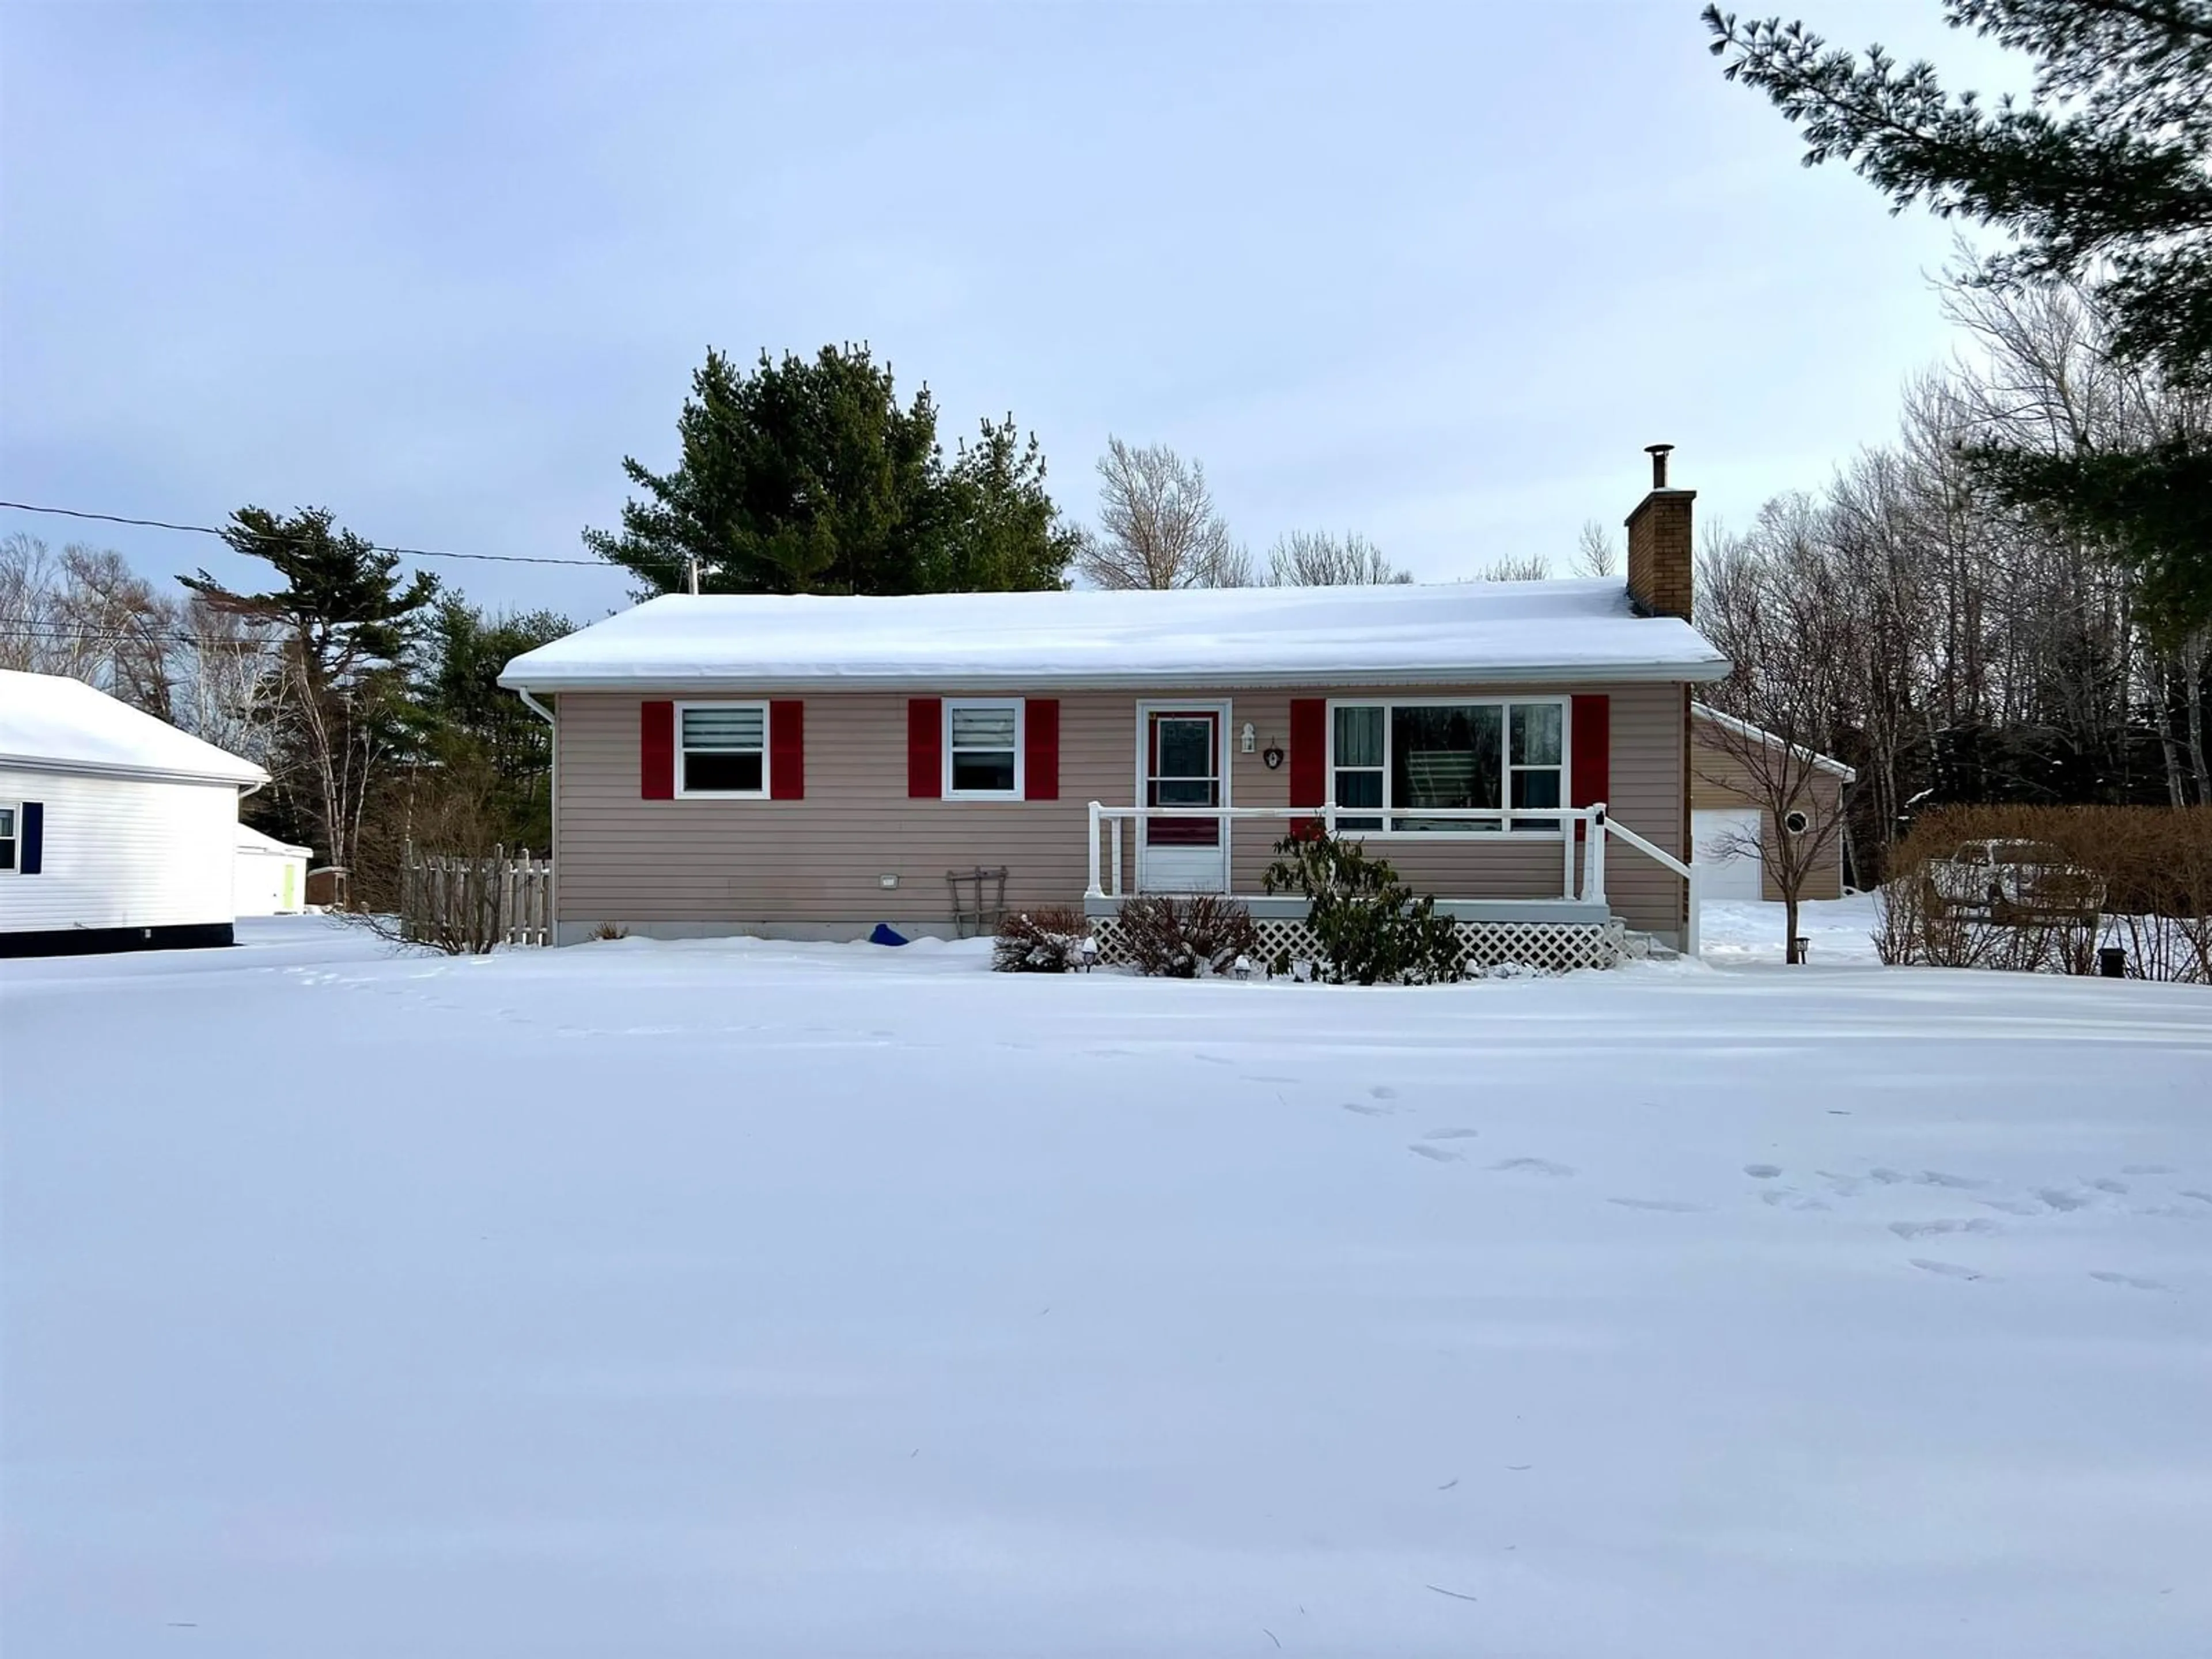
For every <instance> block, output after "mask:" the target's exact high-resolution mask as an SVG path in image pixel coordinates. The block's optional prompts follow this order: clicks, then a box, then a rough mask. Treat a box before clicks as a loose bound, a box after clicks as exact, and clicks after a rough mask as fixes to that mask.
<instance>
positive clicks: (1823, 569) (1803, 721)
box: [1698, 496, 1861, 963]
mask: <svg viewBox="0 0 2212 1659" xmlns="http://www.w3.org/2000/svg"><path fill="white" fill-rule="evenodd" d="M1819 523H1820V508H1819V504H1818V503H1817V502H1815V501H1814V500H1813V499H1812V498H1810V497H1806V496H1798V497H1785V498H1784V499H1783V500H1782V501H1775V502H1771V503H1769V504H1768V506H1767V507H1766V508H1765V511H1763V512H1762V513H1760V515H1759V525H1758V526H1757V528H1755V529H1754V530H1753V532H1751V533H1750V534H1749V535H1747V536H1745V537H1743V538H1739V539H1735V540H1734V541H1731V542H1729V543H1727V544H1723V545H1722V546H1721V547H1719V548H1718V549H1716V550H1711V551H1709V552H1708V553H1707V555H1706V556H1705V557H1704V559H1703V560H1702V561H1701V568H1700V569H1699V591H1698V607H1699V617H1698V622H1699V627H1700V628H1701V629H1703V630H1704V631H1705V634H1706V635H1708V636H1709V637H1711V640H1712V641H1713V642H1714V643H1715V644H1716V645H1717V646H1719V647H1720V648H1721V649H1722V651H1723V652H1724V653H1726V654H1727V655H1728V657H1729V660H1730V661H1731V662H1733V663H1734V664H1735V671H1734V672H1733V673H1732V674H1730V676H1729V678H1727V679H1726V680H1724V681H1723V682H1722V683H1721V684H1718V685H1717V686H1715V687H1713V688H1712V691H1711V695H1710V696H1709V698H1708V701H1709V702H1710V704H1711V707H1712V708H1713V709H1714V711H1715V712H1716V714H1717V715H1718V716H1719V718H1717V719H1716V720H1713V721H1711V723H1710V724H1709V726H1708V728H1707V731H1706V732H1705V738H1706V739H1707V740H1708V741H1709V742H1710V744H1711V748H1712V750H1714V751H1715V752H1716V753H1717V756H1718V757H1719V759H1718V760H1717V761H1706V762H1702V763H1699V768H1698V775H1699V777H1701V778H1703V779H1705V781H1707V782H1709V783H1712V784H1715V785H1717V786H1718V787H1722V788H1723V789H1727V790H1729V791H1731V792H1733V793H1736V794H1739V795H1741V796H1744V797H1745V798H1747V799H1749V800H1750V801H1751V802H1752V804H1753V805H1755V806H1757V807H1758V808H1759V811H1760V816H1761V817H1762V818H1763V819H1764V821H1765V823H1768V824H1771V825H1772V826H1774V829H1775V830H1776V832H1777V833H1776V834H1775V835H1774V836H1772V837H1771V839H1769V838H1764V837H1762V839H1761V841H1760V842H1751V841H1750V839H1749V837H1746V836H1739V837H1737V838H1736V839H1737V840H1738V841H1741V842H1743V843H1745V844H1742V845H1723V846H1722V847H1721V848H1719V849H1718V850H1719V851H1720V852H1721V853H1722V854H1723V856H1727V855H1729V854H1741V855H1746V856H1751V857H1756V858H1759V859H1761V860H1764V862H1765V868H1766V870H1767V872H1768V873H1770V874H1771V875H1772V877H1773V878H1774V884H1775V885H1776V886H1777V887H1778V888H1779V889H1780V890H1781V892H1782V903H1783V915H1784V957H1785V959H1786V960H1787V961H1789V962H1790V963H1797V962H1800V961H1802V956H1801V955H1800V953H1799V951H1798V946H1797V939H1798V934H1797V913H1798V906H1799V904H1800V903H1801V902H1802V897H1803V894H1804V890H1805V884H1806V882H1807V880H1808V879H1809V878H1810V877H1811V876H1812V874H1813V872H1814V871H1816V870H1819V869H1821V868H1823V867H1832V866H1833V863H1834V860H1835V859H1836V856H1837V854H1838V849H1839V847H1840V844H1841V843H1840V838H1841V836H1842V835H1843V832H1844V813H1843V810H1842V807H1841V805H1840V800H1839V794H1838V795H1829V794H1828V793H1826V792H1824V791H1821V790H1818V789H1816V788H1814V776H1815V774H1816V773H1817V771H1818V769H1819V765H1820V759H1821V757H1822V756H1823V754H1824V753H1825V752H1826V750H1827V748H1828V747H1829V745H1830V744H1832V742H1833V740H1834V733H1833V730H1832V726H1831V722H1832V720H1833V719H1834V717H1835V712H1836V710H1837V709H1838V708H1842V707H1844V703H1845V702H1846V699H1847V696H1848V694H1849V690H1850V678H1851V675H1852V672H1853V669H1854V665H1855V654H1856V652H1857V647H1858V644H1859V641H1860V635H1861V619H1860V609H1859V602H1858V598H1859V596H1858V595H1857V593H1856V592H1854V591H1853V585H1852V581H1851V578H1850V574H1849V572H1848V571H1847V569H1846V568H1844V567H1843V565H1842V563H1841V562H1840V561H1838V559H1837V558H1835V557H1834V556H1832V553H1831V552H1830V550H1828V549H1827V548H1826V547H1825V546H1824V545H1823V544H1822V543H1821V541H1820V538H1819Z"/></svg>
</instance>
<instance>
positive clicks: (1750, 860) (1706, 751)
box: [1690, 702, 1858, 900]
mask: <svg viewBox="0 0 2212 1659" xmlns="http://www.w3.org/2000/svg"><path fill="white" fill-rule="evenodd" d="M1731 738H1732V739H1733V740H1732V741H1731V740H1730V739H1731ZM1749 743H1756V744H1760V745H1762V746H1765V747H1768V748H1772V749H1776V750H1779V749H1780V747H1781V744H1782V739H1781V738H1778V737H1776V736H1775V735H1774V734H1773V733H1772V732H1763V731H1761V730H1759V728H1758V727H1757V726H1752V725H1748V724H1747V723H1746V722H1745V721H1742V720H1737V719H1735V718H1734V717H1733V716H1731V715H1728V714H1722V713H1721V712H1720V711H1719V710H1718V709H1717V708H1707V707H1706V706H1705V704H1704V703H1701V702H1692V704H1691V705H1690V845H1691V847H1692V849H1693V850H1694V852H1695V854H1696V857H1695V860H1694V862H1695V863H1696V864H1697V865H1698V866H1699V872H1700V874H1699V883H1698V891H1699V895H1700V896H1703V897H1705V898H1709V899H1767V900H1778V899H1780V898H1781V896H1782V889H1781V887H1780V886H1779V885H1778V884H1777V883H1776V881H1775V879H1774V872H1773V871H1772V870H1771V868H1770V867H1769V866H1768V861H1767V859H1766V857H1765V851H1764V849H1765V848H1770V847H1772V846H1774V845H1775V844H1776V840H1777V838H1778V837H1779V836H1787V835H1792V834H1797V835H1802V834H1804V833H1806V831H1805V829H1803V828H1802V827H1793V826H1792V825H1790V823H1786V822H1784V823H1777V822H1776V821H1775V815H1774V812H1773V810H1772V807H1771V805H1770V804H1768V802H1767V793H1768V792H1765V791H1762V790H1761V789H1759V787H1757V786H1756V784H1755V782H1754V781H1753V772H1752V770H1751V769H1750V768H1749V767H1748V766H1747V764H1746V755H1745V745H1746V744H1749ZM1801 752H1802V768H1803V775H1804V780H1805V783H1804V787H1805V795H1806V799H1805V801H1804V803H1803V808H1802V810H1803V811H1805V813H1806V814H1807V815H1808V818H1809V819H1810V820H1811V822H1812V823H1816V824H1817V823H1828V822H1831V821H1832V820H1833V819H1834V818H1835V817H1836V815H1837V814H1838V813H1840V812H1841V811H1843V794H1844V787H1846V786H1847V785H1849V784H1850V783H1852V782H1854V781H1857V777H1858V774H1857V772H1855V771H1853V770H1852V769H1850V767H1848V766H1846V765H1844V763H1843V762H1841V761H1839V760H1837V759H1835V758H1834V757H1832V756H1828V755H1816V754H1814V753H1812V752H1810V751H1809V750H1808V751H1801ZM1768 775H1769V776H1771V777H1772V778H1773V779H1774V780H1775V781H1776V782H1777V783H1778V785H1780V786H1782V787H1788V785H1789V783H1790V776H1789V775H1788V774H1787V773H1783V772H1773V773H1770V774H1768ZM1772 793H1780V791H1779V789H1777V790H1775V791H1773V792H1772ZM1797 896H1798V897H1800V898H1808V899H1832V898H1841V897H1842V896H1844V838H1843V836H1842V835H1841V833H1840V832H1839V833H1838V834H1837V836H1836V837H1835V845H1834V848H1833V849H1832V851H1831V852H1829V853H1826V854H1823V855H1822V857H1821V860H1820V865H1819V866H1817V867H1816V868H1815V869H1814V870H1813V871H1812V872H1811V873H1810V874H1808V876H1807V877H1806V879H1805V884H1804V886H1803V888H1802V890H1800V891H1799V893H1798V895H1797Z"/></svg>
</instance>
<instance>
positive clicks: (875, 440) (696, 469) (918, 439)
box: [584, 345, 1066, 596]
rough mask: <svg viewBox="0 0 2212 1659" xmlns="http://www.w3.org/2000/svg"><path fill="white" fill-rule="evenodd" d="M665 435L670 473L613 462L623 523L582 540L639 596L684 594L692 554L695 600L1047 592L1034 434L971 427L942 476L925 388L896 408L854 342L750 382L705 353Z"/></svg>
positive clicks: (1048, 517)
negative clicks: (673, 445)
mask: <svg viewBox="0 0 2212 1659" xmlns="http://www.w3.org/2000/svg"><path fill="white" fill-rule="evenodd" d="M677 433H678V441H679V447H680V453H679V455H678V461H677V465H676V467H675V469H674V470H673V471H669V472H665V473H657V472H654V471H652V470H651V469H649V468H647V466H645V465H643V464H642V463H641V462H639V461H637V460H635V459H624V460H623V471H625V472H626V473H627V474H628V475H629V480H630V482H631V483H632V484H633V485H635V487H636V489H638V491H639V492H640V495H638V496H635V497H633V498H632V499H631V500H630V501H627V502H625V503H624V504H623V515H622V528H621V529H620V530H619V531H605V530H586V532H584V542H585V545H586V546H587V547H589V548H590V549H591V550H592V551H593V552H595V553H598V554H599V555H600V556H602V557H604V558H606V559H608V560H611V561H612V562H614V563H616V564H619V565H621V566H623V568H625V569H628V570H630V571H633V572H635V574H637V575H638V576H639V577H640V578H641V580H642V583H643V586H642V587H641V590H640V592H641V596H650V595H652V594H653V593H668V592H683V591H684V590H685V589H686V588H687V587H688V586H689V585H690V571H691V568H692V567H693V564H694V562H696V567H697V569H698V573H699V586H700V591H701V592H709V593H912V592H926V591H931V590H935V589H944V588H957V587H965V586H994V587H997V586H1057V585H1058V584H1059V580H1060V571H1061V570H1063V569H1064V568H1065V567H1066V549H1065V546H1064V538H1060V536H1059V535H1058V533H1057V532H1056V530H1055V528H1054V513H1053V511H1052V506H1051V501H1050V500H1049V498H1048V497H1047V496H1046V495H1044V492H1043V471H1044V465H1043V460H1042V456H1041V455H1040V454H1039V453H1037V451H1036V444H1035V441H1034V440H1032V441H1031V443H1030V448H1029V449H1028V450H1027V451H1026V452H1020V453H1018V452H1017V451H1016V449H1015V446H1014V441H1013V430H1012V422H1011V420H1010V421H1009V422H1007V424H1006V426H1005V427H1004V428H999V427H994V426H993V425H991V424H990V423H989V422H985V424H984V428H983V435H982V439H981V441H980V442H979V443H978V445H977V446H976V447H975V449H973V450H970V449H969V448H968V447H966V446H964V445H963V447H962V449H961V453H960V457H959V459H958V460H957V462H956V463H955V465H953V467H952V468H951V470H950V471H948V470H947V469H946V467H945V463H944V459H943V456H942V454H941V453H940V451H939V447H938V443H937V410H936V406H935V404H933V402H932V401H931V398H930V396H929V392H928V391H927V388H925V389H924V390H923V391H921V392H919V393H917V394H916V395H915V398H914V399H913V401H912V402H911V403H910V404H904V405H902V404H900V402H899V399H898V394H897V391H896V386H895V385H894V383H893V380H892V376H891V371H890V368H889V366H888V365H882V366H879V365H878V364H877V363H876V362H875V361H874V359H873V358H872V356H871V355H870V353H869V351H868V349H867V348H866V346H865V345H861V346H853V345H847V346H843V347H838V346H824V347H823V349H821V350H820V351H819V352H817V354H816V355H815V356H814V358H813V359H812V360H811V362H810V361H808V360H805V359H803V358H800V357H799V356H795V355H793V354H791V353H788V352H787V353H786V354H785V355H784V356H783V358H782V360H781V362H777V361H774V360H772V359H770V357H769V355H768V354H767V353H766V352H763V353H762V354H761V356H760V359H759V362H757V364H756V365H755V367H754V368H753V371H752V372H751V373H750V374H740V373H739V372H738V369H737V368H736V366H735V364H734V363H733V362H732V361H731V360H730V359H729V358H728V357H726V356H724V355H723V354H722V353H720V352H719V351H709V352H708V354H707V361H706V363H705V365H704V366H703V367H702V368H699V369H698V370H696V372H695V373H694V374H693V375H692V377H691V395H690V398H687V399H686V400H685V401H684V410H683V413H682V415H681V416H679V417H678V422H677Z"/></svg>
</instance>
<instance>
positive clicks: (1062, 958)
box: [991, 904, 1091, 974]
mask: <svg viewBox="0 0 2212 1659" xmlns="http://www.w3.org/2000/svg"><path fill="white" fill-rule="evenodd" d="M1090 937H1091V921H1090V918H1088V917H1087V916H1085V915H1084V914H1083V912H1082V910H1081V909H1079V908H1078V907H1076V906H1074V905H1072V904H1048V905H1044V906H1042V907H1040V908H1036V909H1034V910H1018V911H1014V912H1012V913H1011V914H1010V915H1007V916H1006V918H1005V919H1004V920H1002V921H1000V923H999V933H998V937H997V938H996V939H993V940H992V941H991V966H992V967H993V968H994V969H996V970H997V971H998V972H1000V973H1002V974H1065V973H1066V972H1068V971H1069V970H1070V969H1075V968H1080V967H1081V966H1082V965H1083V946H1084V944H1085V941H1086V940H1088V939H1090Z"/></svg>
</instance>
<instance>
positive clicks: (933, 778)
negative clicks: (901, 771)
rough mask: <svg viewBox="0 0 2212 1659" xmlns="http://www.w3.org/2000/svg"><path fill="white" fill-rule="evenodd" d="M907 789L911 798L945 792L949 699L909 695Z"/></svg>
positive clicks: (922, 798)
mask: <svg viewBox="0 0 2212 1659" xmlns="http://www.w3.org/2000/svg"><path fill="white" fill-rule="evenodd" d="M906 793H907V799H909V800H935V799H937V798H938V797H939V796H940V795H942V794H943V793H945V703H944V700H943V699H942V698H939V697H909V698H908V699H907V704H906Z"/></svg>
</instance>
